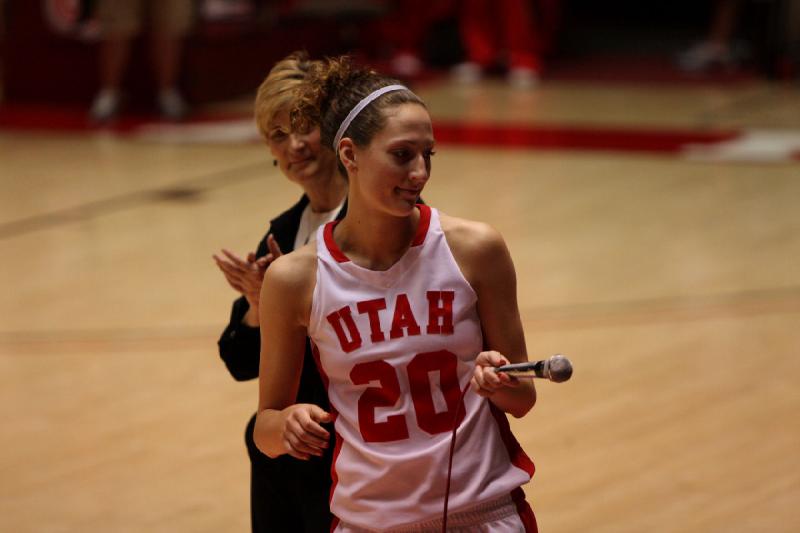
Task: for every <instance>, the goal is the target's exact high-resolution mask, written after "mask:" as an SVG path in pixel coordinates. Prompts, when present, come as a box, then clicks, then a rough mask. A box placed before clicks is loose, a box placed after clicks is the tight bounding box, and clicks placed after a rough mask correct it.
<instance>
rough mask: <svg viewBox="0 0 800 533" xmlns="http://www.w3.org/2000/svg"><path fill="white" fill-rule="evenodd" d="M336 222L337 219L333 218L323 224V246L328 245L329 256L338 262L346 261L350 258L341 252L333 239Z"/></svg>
mask: <svg viewBox="0 0 800 533" xmlns="http://www.w3.org/2000/svg"><path fill="white" fill-rule="evenodd" d="M338 223H339V221H338V220H334V221H331V222H328V223H327V224H325V230H324V231H323V233H322V235H323V238H324V239H325V246H327V247H328V251H329V252H330V254H331V257H333V258H334V259H336V261H337V262H339V263H347V262H348V261H350V259H348V258H347V256H346V255H344V254H343V253H342V251H341V250H340V249H339V247H338V246H336V241H335V240H333V228H335V227H336V224H338Z"/></svg>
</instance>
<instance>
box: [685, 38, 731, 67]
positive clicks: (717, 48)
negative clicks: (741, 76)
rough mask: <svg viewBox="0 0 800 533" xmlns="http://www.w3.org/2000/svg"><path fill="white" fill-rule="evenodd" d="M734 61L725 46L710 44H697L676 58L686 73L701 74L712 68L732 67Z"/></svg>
mask: <svg viewBox="0 0 800 533" xmlns="http://www.w3.org/2000/svg"><path fill="white" fill-rule="evenodd" d="M735 63H736V61H735V60H734V57H733V54H732V53H731V51H730V49H729V48H728V47H727V46H723V45H721V44H717V43H712V42H702V43H697V44H696V45H694V46H692V47H691V48H689V49H688V50H686V51H685V52H684V53H682V54H681V55H680V56H679V57H678V65H679V66H680V67H681V68H682V69H683V70H685V71H687V72H702V71H705V70H709V69H711V68H713V67H728V68H730V67H733V66H734V65H735Z"/></svg>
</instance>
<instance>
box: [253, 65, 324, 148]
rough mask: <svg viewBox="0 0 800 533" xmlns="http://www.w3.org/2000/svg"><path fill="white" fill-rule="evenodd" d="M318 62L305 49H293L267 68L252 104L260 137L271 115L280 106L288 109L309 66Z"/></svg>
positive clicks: (308, 70) (267, 135) (308, 73)
mask: <svg viewBox="0 0 800 533" xmlns="http://www.w3.org/2000/svg"><path fill="white" fill-rule="evenodd" d="M321 63H322V62H321V61H319V60H311V59H309V57H308V53H306V52H304V51H297V52H292V53H291V54H289V55H288V56H286V57H285V58H283V59H281V60H280V61H278V62H277V63H275V66H273V67H272V69H271V70H270V71H269V74H267V77H266V78H265V79H264V81H263V82H262V83H261V85H260V86H259V88H258V92H257V93H256V100H255V106H254V107H255V109H254V115H255V120H256V127H258V131H259V133H260V134H261V136H262V137H263V138H264V140H267V139H268V138H269V127H270V124H272V121H273V120H274V119H275V116H276V115H277V114H278V113H280V112H281V111H283V110H286V111H291V108H292V104H293V102H294V99H295V96H296V94H297V92H298V90H299V89H300V88H301V87H302V86H303V85H304V84H305V83H306V81H307V79H308V77H309V75H310V73H311V70H312V68H313V67H314V66H315V65H321Z"/></svg>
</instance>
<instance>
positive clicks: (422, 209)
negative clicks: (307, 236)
mask: <svg viewBox="0 0 800 533" xmlns="http://www.w3.org/2000/svg"><path fill="white" fill-rule="evenodd" d="M417 209H419V224H417V231H416V233H415V234H414V240H412V241H411V246H419V245H420V244H422V243H424V242H425V236H426V235H427V234H428V227H429V226H430V225H431V208H430V207H428V206H427V205H425V204H417ZM338 223H339V221H338V220H334V221H332V222H328V223H327V224H325V230H324V231H323V232H322V236H323V239H325V246H326V247H327V248H328V252H330V254H331V257H333V258H334V259H335V260H336V261H337V262H338V263H347V262H348V261H350V258H348V257H347V256H346V255H344V252H342V251H341V250H340V249H339V246H338V245H337V244H336V241H335V240H334V238H333V228H335V227H336V224H338Z"/></svg>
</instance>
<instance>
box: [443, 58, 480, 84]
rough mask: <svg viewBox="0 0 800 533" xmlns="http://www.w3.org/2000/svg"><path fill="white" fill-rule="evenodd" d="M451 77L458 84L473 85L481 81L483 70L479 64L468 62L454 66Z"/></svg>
mask: <svg viewBox="0 0 800 533" xmlns="http://www.w3.org/2000/svg"><path fill="white" fill-rule="evenodd" d="M450 76H451V77H452V78H453V81H454V82H456V83H460V84H463V85H472V84H474V83H477V82H479V81H480V80H481V77H483V69H482V68H481V66H480V65H479V64H477V63H472V62H470V61H467V62H465V63H459V64H458V65H456V66H454V67H453V68H452V70H451V71H450Z"/></svg>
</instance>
